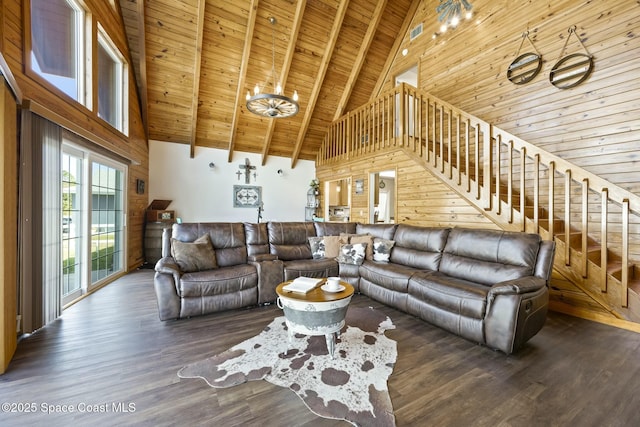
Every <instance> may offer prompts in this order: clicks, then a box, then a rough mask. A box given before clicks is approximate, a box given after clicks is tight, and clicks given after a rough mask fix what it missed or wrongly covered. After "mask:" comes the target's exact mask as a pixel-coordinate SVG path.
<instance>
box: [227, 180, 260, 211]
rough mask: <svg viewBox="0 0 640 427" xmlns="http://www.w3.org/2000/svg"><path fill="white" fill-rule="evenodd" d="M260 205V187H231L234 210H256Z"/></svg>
mask: <svg viewBox="0 0 640 427" xmlns="http://www.w3.org/2000/svg"><path fill="white" fill-rule="evenodd" d="M261 204H262V187H259V186H255V185H234V186H233V207H234V208H257V207H259V206H260V205H261Z"/></svg>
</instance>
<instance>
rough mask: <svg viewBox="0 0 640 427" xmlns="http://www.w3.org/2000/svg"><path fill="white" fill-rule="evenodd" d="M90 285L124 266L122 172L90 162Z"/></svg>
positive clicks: (96, 162) (99, 163) (105, 165)
mask: <svg viewBox="0 0 640 427" xmlns="http://www.w3.org/2000/svg"><path fill="white" fill-rule="evenodd" d="M91 182H92V185H91V284H92V285H96V284H98V283H100V282H101V281H102V280H103V279H105V278H106V277H108V276H110V275H111V274H114V273H116V272H119V271H121V270H122V269H123V261H124V242H123V235H124V233H123V228H124V224H123V215H124V211H123V205H124V203H123V197H124V196H123V186H124V171H123V170H121V169H118V168H116V167H113V166H111V165H107V164H104V163H102V162H98V161H93V162H92V163H91Z"/></svg>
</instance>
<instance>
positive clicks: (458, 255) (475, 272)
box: [438, 228, 541, 286]
mask: <svg viewBox="0 0 640 427" xmlns="http://www.w3.org/2000/svg"><path fill="white" fill-rule="evenodd" d="M540 240H541V238H540V236H539V235H537V234H528V233H519V232H509V231H501V230H474V229H464V228H454V229H452V230H451V232H450V233H449V237H448V238H447V244H446V246H445V249H444V253H443V255H442V260H441V261H440V267H439V269H438V271H440V272H441V273H443V274H446V275H448V276H451V277H456V278H459V279H464V280H468V281H470V282H475V283H482V284H483V285H486V286H491V285H493V284H495V283H500V282H503V281H505V280H512V279H518V278H520V277H526V276H532V275H533V273H534V270H535V266H536V259H537V256H538V249H539V247H540Z"/></svg>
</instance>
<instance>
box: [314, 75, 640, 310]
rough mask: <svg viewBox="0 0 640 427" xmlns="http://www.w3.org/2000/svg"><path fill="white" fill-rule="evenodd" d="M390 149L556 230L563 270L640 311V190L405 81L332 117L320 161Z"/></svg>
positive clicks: (499, 209)
mask: <svg viewBox="0 0 640 427" xmlns="http://www.w3.org/2000/svg"><path fill="white" fill-rule="evenodd" d="M390 149H403V150H404V151H405V152H407V153H408V154H409V155H410V156H412V157H413V158H415V159H416V160H417V161H419V162H420V163H422V164H423V165H424V166H425V167H426V168H427V169H429V170H430V171H431V172H432V173H434V174H436V175H438V176H439V177H440V178H441V179H442V180H444V181H445V182H447V183H449V184H450V186H451V187H452V188H454V189H455V190H456V191H457V192H458V193H459V194H461V195H463V196H464V197H465V198H466V199H467V200H469V201H470V202H471V203H473V204H475V205H476V206H478V207H479V208H481V209H483V210H484V212H485V214H486V215H487V216H489V217H490V218H492V219H493V220H494V221H495V222H497V223H499V224H500V225H501V226H502V227H503V228H505V229H514V230H521V231H530V232H535V233H539V234H540V235H541V236H543V238H546V239H550V240H552V239H554V238H555V240H556V242H557V251H556V261H555V266H556V269H557V270H560V271H561V272H562V273H563V275H565V276H567V277H568V278H570V279H571V281H572V282H573V283H575V284H576V285H578V286H579V287H581V288H582V289H583V290H584V291H585V292H588V293H589V295H591V296H592V297H593V298H594V299H595V300H596V301H598V302H600V303H601V304H602V305H603V306H604V307H606V308H608V309H610V310H611V311H612V312H613V313H616V311H621V312H623V313H625V314H623V315H622V316H623V317H630V316H631V317H633V315H635V316H637V318H638V319H640V312H638V311H637V310H635V309H634V310H632V311H633V312H635V313H629V312H630V310H627V309H626V308H627V307H628V305H629V295H630V293H629V292H628V289H629V287H630V286H632V289H634V292H633V293H632V295H633V296H634V298H636V297H637V295H638V293H639V291H640V287H638V288H636V287H637V286H638V282H640V274H639V273H638V271H637V269H636V267H635V266H634V265H633V264H632V262H631V260H632V259H635V260H640V198H639V197H638V196H637V195H635V194H633V193H631V192H628V191H626V190H624V189H622V188H620V187H618V186H616V185H614V184H612V183H610V182H608V181H605V180H603V179H601V178H599V177H598V176H596V175H594V174H592V173H590V172H588V171H586V170H584V169H582V168H580V167H578V166H576V165H573V164H571V163H569V162H567V161H566V160H563V159H561V158H559V157H557V156H555V155H553V154H551V153H548V152H546V151H544V150H541V149H539V148H537V147H536V146H534V145H532V144H530V143H528V142H526V141H524V140H522V139H520V138H518V137H516V136H514V135H511V134H509V133H508V132H505V131H504V130H501V129H499V128H498V127H496V126H493V125H491V124H489V123H487V122H484V121H482V120H480V119H478V118H477V117H474V116H472V115H470V114H467V113H465V112H464V111H462V110H459V109H457V108H456V107H454V106H452V105H450V104H448V103H446V102H444V101H441V100H440V99H438V98H435V97H433V96H431V95H429V94H428V93H425V92H422V91H420V90H417V89H415V88H413V87H411V86H409V85H407V84H401V85H399V86H397V87H396V88H394V89H392V90H389V91H387V92H385V93H383V94H382V95H381V96H379V97H378V98H376V99H375V100H373V101H372V102H370V103H369V104H366V105H364V106H362V107H360V108H358V109H356V110H354V111H351V112H350V113H348V114H346V115H344V116H343V117H341V118H339V119H338V120H336V121H335V122H334V123H332V124H331V126H330V128H329V131H328V132H327V135H326V137H325V140H324V142H323V144H322V147H321V149H320V151H319V153H318V157H317V164H318V166H322V165H329V164H332V163H335V162H341V161H346V160H349V159H353V158H357V157H360V156H365V155H370V154H376V153H381V152H384V151H387V150H390ZM601 266H604V267H603V268H601ZM611 283H615V284H616V286H611ZM638 307H639V308H640V299H638Z"/></svg>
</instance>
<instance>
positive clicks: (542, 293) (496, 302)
mask: <svg viewBox="0 0 640 427" xmlns="http://www.w3.org/2000/svg"><path fill="white" fill-rule="evenodd" d="M548 305H549V290H548V289H547V286H546V281H545V280H544V279H542V278H539V277H533V276H530V277H523V278H520V279H515V280H508V281H505V282H501V283H497V284H495V285H493V286H492V287H491V289H490V290H489V295H488V296H487V309H486V314H485V318H484V336H485V344H486V345H487V346H489V347H491V348H495V349H498V350H502V351H503V352H505V353H506V354H511V353H513V352H514V351H516V350H518V349H519V348H520V347H522V345H524V343H525V342H527V340H529V338H531V337H533V336H534V335H535V334H536V333H538V331H539V330H540V329H542V326H543V325H544V322H545V320H546V317H547V308H548Z"/></svg>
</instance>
